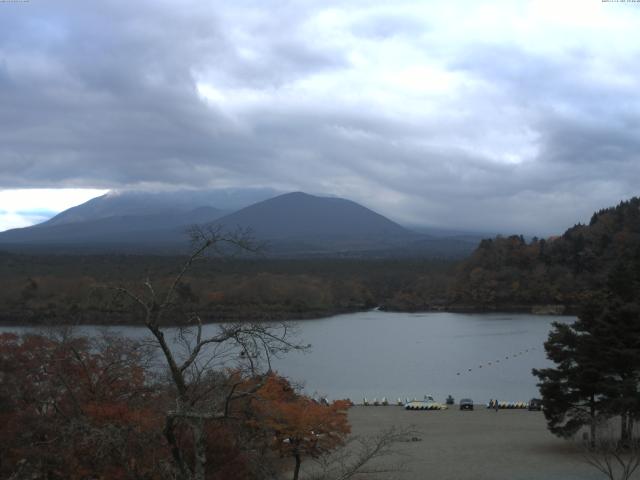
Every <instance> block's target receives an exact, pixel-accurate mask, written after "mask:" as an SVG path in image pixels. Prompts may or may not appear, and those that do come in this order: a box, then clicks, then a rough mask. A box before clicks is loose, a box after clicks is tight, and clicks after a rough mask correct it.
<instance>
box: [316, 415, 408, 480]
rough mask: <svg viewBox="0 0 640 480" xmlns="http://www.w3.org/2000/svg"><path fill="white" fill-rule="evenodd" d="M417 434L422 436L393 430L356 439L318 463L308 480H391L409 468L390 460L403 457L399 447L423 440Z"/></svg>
mask: <svg viewBox="0 0 640 480" xmlns="http://www.w3.org/2000/svg"><path fill="white" fill-rule="evenodd" d="M417 434H418V432H417V431H416V430H414V429H413V428H411V427H409V428H397V427H391V428H389V429H386V430H382V431H380V432H379V433H378V434H377V435H374V436H371V437H361V436H353V437H351V438H350V439H349V440H348V441H347V443H346V444H345V445H344V447H342V448H341V449H340V450H338V451H337V452H334V453H330V454H327V455H323V456H321V457H319V458H317V459H315V468H314V469H313V471H312V472H310V473H308V474H307V475H306V476H305V478H306V479H308V480H349V479H352V478H360V477H362V478H371V477H374V478H388V477H389V474H391V473H397V472H402V471H406V464H404V463H401V462H393V461H391V460H390V457H393V456H395V455H400V452H399V450H398V449H397V447H398V444H399V443H403V442H411V441H417V440H419V438H418V437H417ZM364 476H366V477H364ZM377 476H379V477H377Z"/></svg>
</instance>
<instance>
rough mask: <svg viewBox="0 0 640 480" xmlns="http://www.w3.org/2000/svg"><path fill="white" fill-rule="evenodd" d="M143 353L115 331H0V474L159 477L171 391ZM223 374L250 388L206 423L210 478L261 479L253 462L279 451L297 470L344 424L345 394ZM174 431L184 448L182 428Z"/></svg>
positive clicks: (334, 442)
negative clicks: (337, 397)
mask: <svg viewBox="0 0 640 480" xmlns="http://www.w3.org/2000/svg"><path fill="white" fill-rule="evenodd" d="M147 359H148V358H147V352H145V351H144V350H142V349H141V348H140V346H139V345H137V344H135V343H134V342H131V341H128V340H123V339H121V338H116V337H109V338H100V339H95V340H89V339H87V338H84V337H73V336H67V337H60V338H49V337H45V336H37V335H27V336H17V335H13V334H1V335H0V387H1V388H0V478H13V479H18V478H32V479H48V480H58V479H68V480H88V479H110V480H121V479H122V480H124V479H132V480H133V479H135V480H142V479H144V480H156V479H158V480H159V479H162V478H167V473H168V472H170V468H171V462H172V459H171V452H170V449H169V446H168V444H167V440H166V438H165V435H164V427H165V423H164V422H165V415H166V412H167V411H168V410H170V408H171V406H172V405H173V404H175V392H174V391H173V390H172V388H171V385H170V384H169V383H167V382H166V380H165V379H164V378H163V377H162V376H158V375H156V374H155V373H157V372H153V370H151V369H149V368H148V367H147V366H146V364H147ZM221 375H222V377H223V378H226V379H227V380H225V383H226V384H229V385H231V384H232V385H234V386H235V387H234V388H235V389H236V391H237V392H241V391H248V392H255V393H252V394H251V395H247V396H244V397H241V398H242V401H238V402H236V403H235V404H234V405H232V406H231V408H230V416H229V419H228V420H225V421H211V422H209V423H208V424H207V426H206V429H205V432H206V438H207V440H206V446H207V447H206V448H207V458H208V465H207V473H206V478H207V479H208V480H222V479H225V480H227V479H245V478H246V479H251V478H264V476H261V475H262V473H264V472H261V469H263V470H264V469H265V468H266V465H267V464H268V463H269V462H271V463H275V464H278V458H279V457H288V458H294V459H296V464H297V466H298V468H299V465H300V462H301V460H302V458H304V457H307V456H310V457H314V456H318V455H321V454H323V453H326V452H329V451H331V450H332V449H334V448H336V447H338V446H340V445H341V444H342V443H343V441H344V438H345V436H346V435H347V434H348V433H349V431H350V428H349V424H348V422H347V415H346V409H347V407H348V405H347V404H346V403H345V402H335V403H333V404H331V405H323V404H319V403H316V402H314V401H313V400H311V399H310V398H308V397H305V396H303V395H300V394H299V393H297V392H295V390H294V389H293V388H292V387H291V385H290V384H289V382H288V381H287V380H286V379H283V378H281V377H279V376H277V375H275V374H268V375H266V376H255V377H246V376H243V375H242V374H241V373H240V372H224V373H221ZM176 435H177V436H178V440H177V441H178V443H179V444H180V446H181V448H182V449H183V450H184V451H185V452H187V453H188V452H189V451H190V450H192V446H191V445H192V437H191V436H190V434H189V430H188V428H178V429H177V430H176ZM256 462H257V463H256ZM280 463H281V462H280ZM258 467H259V468H258ZM298 468H296V469H295V473H297V471H298ZM290 469H291V464H288V465H284V466H282V465H277V466H276V468H275V470H279V471H280V472H282V471H283V470H284V471H285V472H286V471H288V470H290Z"/></svg>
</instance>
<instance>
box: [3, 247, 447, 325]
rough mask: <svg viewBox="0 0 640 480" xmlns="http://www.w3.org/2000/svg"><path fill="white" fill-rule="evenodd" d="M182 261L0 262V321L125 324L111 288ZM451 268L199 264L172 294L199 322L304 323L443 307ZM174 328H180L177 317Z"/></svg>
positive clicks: (300, 262)
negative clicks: (372, 311) (350, 314)
mask: <svg viewBox="0 0 640 480" xmlns="http://www.w3.org/2000/svg"><path fill="white" fill-rule="evenodd" d="M183 261H184V258H181V257H166V256H148V255H145V256H143V255H87V256H77V255H69V256H66V255H60V256H56V255H47V256H44V255H19V254H9V253H6V254H2V255H0V264H1V265H2V268H1V269H0V283H1V284H2V286H3V288H2V289H0V320H1V321H2V322H3V323H22V322H28V323H61V322H64V323H128V322H131V321H132V319H131V318H130V310H128V309H127V305H126V304H123V303H122V302H120V301H119V300H118V298H116V297H115V296H114V294H113V291H112V290H111V287H113V286H116V285H122V286H126V287H127V288H131V289H134V290H135V289H136V288H143V286H142V282H143V281H144V280H145V279H146V278H150V279H152V280H153V281H155V282H158V283H159V284H160V285H162V284H163V282H164V283H165V284H166V283H167V282H169V279H170V278H172V276H173V275H175V273H176V270H177V269H178V268H180V266H181V265H182V263H183ZM454 268H455V263H453V262H451V261H445V260H428V259H420V260H415V259H395V260H394V259H384V260H371V259H367V260H358V259H333V260H332V259H315V260H314V259H288V260H285V259H265V258H253V259H251V258H235V259H229V258H227V259H220V258H204V259H201V261H199V262H198V263H196V264H195V265H194V266H193V268H192V269H191V270H190V271H189V274H188V275H187V276H185V278H184V279H183V280H182V282H181V284H180V288H179V294H180V295H181V296H182V301H184V302H187V303H188V304H189V308H194V309H197V310H198V311H199V312H201V314H202V316H203V318H204V319H206V321H219V320H240V319H244V320H279V319H291V318H298V319H299V318H312V317H320V316H326V315H330V314H334V313H340V312H353V311H358V310H364V309H371V308H374V307H376V306H383V305H389V308H391V307H393V308H398V307H400V308H401V309H402V308H404V306H405V304H406V305H408V306H409V307H411V306H412V305H417V306H418V307H420V308H421V307H422V306H423V305H428V304H431V303H440V304H442V303H444V302H445V300H446V295H447V288H448V286H449V282H450V281H451V279H452V276H453V272H454ZM173 321H176V322H179V321H180V319H179V318H176V319H173Z"/></svg>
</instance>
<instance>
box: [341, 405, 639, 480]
mask: <svg viewBox="0 0 640 480" xmlns="http://www.w3.org/2000/svg"><path fill="white" fill-rule="evenodd" d="M349 419H350V421H351V425H352V428H353V433H354V434H355V435H372V434H375V432H377V431H379V430H380V429H384V428H388V427H391V426H393V425H396V426H404V427H407V426H413V427H414V429H415V430H417V431H418V432H419V433H418V434H417V437H418V438H420V439H421V440H420V441H413V442H404V443H401V444H399V445H398V449H397V450H398V451H399V452H400V455H394V456H393V457H390V458H388V462H389V464H392V463H393V464H395V463H398V462H401V463H402V464H403V465H404V466H405V468H406V471H402V472H396V473H389V474H385V475H383V476H381V477H375V478H385V479H390V480H391V479H398V480H409V479H411V480H416V479H420V480H423V479H424V480H428V479H434V480H467V479H468V480H507V479H508V480H578V479H579V480H596V479H602V478H605V477H603V475H602V474H600V473H599V472H597V471H596V470H595V469H594V468H593V467H592V466H589V465H587V463H586V462H585V461H584V459H583V455H582V453H581V451H580V448H579V447H578V446H576V445H575V444H572V443H571V442H568V441H565V440H562V439H558V438H556V437H554V436H553V435H551V434H550V433H549V432H548V431H547V429H546V424H545V419H544V416H543V414H542V412H529V411H527V410H500V411H498V412H495V411H493V410H487V409H486V408H484V407H480V406H476V409H475V410H474V411H460V410H459V409H458V408H457V405H456V406H453V407H452V408H450V409H448V410H444V411H408V410H404V409H403V408H402V407H396V406H393V407H392V406H388V407H382V406H380V407H373V406H370V407H362V406H356V407H353V408H352V409H351V410H350V413H349ZM633 478H636V477H633ZM637 478H640V476H638V477H637Z"/></svg>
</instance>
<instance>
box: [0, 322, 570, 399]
mask: <svg viewBox="0 0 640 480" xmlns="http://www.w3.org/2000/svg"><path fill="white" fill-rule="evenodd" d="M573 320H574V319H573V318H571V317H558V316H552V315H526V314H500V313H491V314H457V313H440V312H438V313H394V312H381V311H368V312H360V313H352V314H345V315H337V316H333V317H329V318H323V319H316V320H305V321H299V322H296V323H297V326H298V331H299V341H300V342H301V343H310V344H311V345H312V348H311V351H310V352H308V353H301V352H293V353H290V354H288V355H287V356H286V357H284V358H282V359H277V360H275V361H274V362H273V364H274V366H275V369H276V370H278V372H279V373H281V374H283V375H286V376H288V377H289V378H291V379H292V380H294V381H299V382H303V383H304V385H305V391H306V393H308V394H318V395H323V396H328V397H329V398H331V399H336V398H351V399H352V400H353V401H355V402H356V403H359V402H361V401H362V398H363V397H367V399H369V400H371V399H373V398H374V397H375V398H377V399H381V398H382V397H387V398H388V399H389V400H391V401H395V400H397V398H398V397H401V398H402V399H404V398H405V397H409V398H413V397H416V398H420V399H421V398H422V397H423V395H425V394H431V395H433V396H434V398H435V399H436V400H439V401H444V399H445V398H446V396H447V395H449V394H451V395H452V396H453V397H454V398H455V399H456V400H458V399H460V398H463V397H470V398H472V399H473V400H474V401H475V402H476V403H486V402H488V401H489V399H490V398H498V399H499V400H505V401H527V400H528V399H529V398H531V397H536V396H539V394H538V391H537V388H536V379H535V377H533V376H532V375H531V369H532V368H540V367H545V366H548V365H550V363H549V361H548V360H546V358H545V354H544V349H543V342H544V341H545V340H546V338H547V335H548V332H549V329H550V328H551V323H552V322H553V321H560V322H571V321H573ZM206 328H207V329H215V328H216V327H215V325H208V326H207V327H206ZM32 330H33V329H32V328H29V327H0V332H2V331H14V332H18V331H32ZM77 330H78V333H82V334H89V335H91V334H95V333H97V332H98V331H99V330H101V327H92V326H84V327H79V328H78V329H77ZM109 331H111V332H120V333H122V334H123V335H127V336H130V337H136V338H140V337H144V336H146V335H147V332H146V330H145V329H144V328H141V327H113V328H110V329H109Z"/></svg>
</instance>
